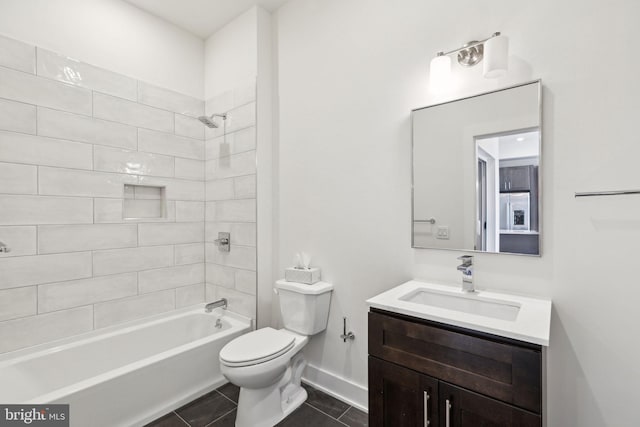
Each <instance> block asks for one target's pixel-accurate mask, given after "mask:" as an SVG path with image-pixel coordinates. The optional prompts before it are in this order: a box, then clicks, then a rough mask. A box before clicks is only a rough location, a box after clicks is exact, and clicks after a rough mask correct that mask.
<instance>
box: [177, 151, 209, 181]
mask: <svg viewBox="0 0 640 427" xmlns="http://www.w3.org/2000/svg"><path fill="white" fill-rule="evenodd" d="M175 159H176V175H175V176H176V178H183V179H194V180H199V181H203V180H204V161H203V160H191V159H181V158H180V157H176V158H175Z"/></svg>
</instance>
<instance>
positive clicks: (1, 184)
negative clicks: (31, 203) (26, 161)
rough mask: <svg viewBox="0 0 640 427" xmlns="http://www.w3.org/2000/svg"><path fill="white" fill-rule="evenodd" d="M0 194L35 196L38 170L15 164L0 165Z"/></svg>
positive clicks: (33, 167)
mask: <svg viewBox="0 0 640 427" xmlns="http://www.w3.org/2000/svg"><path fill="white" fill-rule="evenodd" d="M0 193H4V194H37V193H38V168H37V167H35V166H27V165H19V164H15V163H0Z"/></svg>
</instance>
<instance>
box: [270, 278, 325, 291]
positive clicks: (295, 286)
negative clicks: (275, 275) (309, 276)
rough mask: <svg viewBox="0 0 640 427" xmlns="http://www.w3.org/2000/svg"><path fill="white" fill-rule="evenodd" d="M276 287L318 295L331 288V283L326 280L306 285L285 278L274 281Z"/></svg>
mask: <svg viewBox="0 0 640 427" xmlns="http://www.w3.org/2000/svg"><path fill="white" fill-rule="evenodd" d="M276 287H277V288H278V289H285V290H287V291H292V292H298V293H300V294H307V295H320V294H324V293H326V292H331V291H332V290H333V285H332V284H331V283H327V282H316V283H314V284H313V285H307V284H306V283H298V282H287V281H286V280H278V281H277V282H276Z"/></svg>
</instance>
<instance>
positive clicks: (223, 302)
mask: <svg viewBox="0 0 640 427" xmlns="http://www.w3.org/2000/svg"><path fill="white" fill-rule="evenodd" d="M218 307H222V308H223V309H225V310H226V309H227V299H226V298H222V299H219V300H218V301H214V302H210V303H209V304H207V305H205V306H204V311H206V312H207V313H211V312H212V311H213V309H214V308H218Z"/></svg>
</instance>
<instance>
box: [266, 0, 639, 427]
mask: <svg viewBox="0 0 640 427" xmlns="http://www.w3.org/2000/svg"><path fill="white" fill-rule="evenodd" d="M460 10H464V13H460ZM637 16H640V3H638V2H634V1H630V0H618V1H614V2H610V3H608V4H607V5H606V7H605V5H603V3H601V2H596V1H594V0H590V1H586V2H576V1H569V2H557V1H552V0H544V1H539V2H526V3H524V2H511V1H508V0H495V1H489V0H483V1H479V2H467V1H461V0H456V1H451V2H447V3H446V4H444V3H441V2H438V3H437V4H436V2H435V1H432V2H425V1H423V0H404V1H402V2H401V4H398V2H388V1H383V0H375V1H371V0H368V1H365V0H350V1H346V2H345V1H338V0H327V1H322V2H319V1H313V0H296V1H293V2H289V3H287V4H285V5H284V6H283V7H282V8H281V9H280V10H279V11H278V13H277V21H278V37H279V44H278V68H279V82H278V84H279V97H280V112H279V114H280V120H279V127H280V141H279V145H280V153H279V158H278V159H277V162H278V163H279V170H280V172H279V173H280V175H279V182H278V187H279V195H278V196H277V201H278V209H279V212H280V213H279V221H278V226H279V229H280V233H279V239H280V243H279V251H278V255H279V258H280V261H279V265H280V268H284V267H285V266H286V265H288V264H289V263H290V259H291V256H292V254H293V253H294V251H297V250H300V249H304V250H307V251H309V252H311V253H312V254H313V255H315V264H317V265H318V266H320V267H322V269H323V276H324V278H325V279H326V280H327V281H329V282H332V283H334V285H335V287H336V290H335V293H334V296H333V300H332V307H331V318H330V322H329V328H328V330H327V332H326V333H325V334H323V335H320V336H318V337H314V338H313V339H312V341H311V342H310V343H309V346H308V351H307V352H306V354H307V356H308V358H309V360H310V362H311V363H312V364H314V365H317V366H319V367H321V368H323V369H325V370H328V371H330V372H333V373H335V374H337V375H339V376H341V377H343V378H347V379H349V380H351V381H354V382H356V383H359V384H366V382H367V376H366V369H367V367H366V355H367V343H366V331H367V324H366V311H367V308H366V306H365V303H364V300H365V299H366V298H368V297H370V296H373V295H375V294H377V293H379V292H381V291H384V290H386V289H389V288H390V287H392V286H395V285H397V284H399V283H400V282H402V281H404V280H407V279H409V278H411V277H420V278H427V279H433V280H443V281H454V282H459V280H460V277H459V275H458V273H457V272H456V271H455V265H456V262H457V261H456V259H455V257H456V255H458V254H457V253H451V252H445V251H435V250H415V251H414V250H411V249H410V230H411V228H410V206H411V200H410V189H409V185H410V181H411V177H410V122H409V111H410V110H411V109H412V108H415V107H418V106H420V105H426V104H431V103H433V102H435V101H437V99H436V98H435V97H434V96H432V95H431V94H430V93H429V92H428V90H427V83H428V76H427V72H428V64H429V61H430V59H431V55H432V54H435V52H437V51H438V50H442V49H451V48H454V47H456V46H460V45H461V44H462V43H464V42H466V41H467V40H470V39H477V38H482V37H486V36H488V35H489V34H491V33H492V32H493V31H502V32H503V34H506V35H508V36H509V37H510V41H511V55H510V67H511V71H510V73H509V75H508V77H507V78H505V79H502V80H499V81H489V80H484V79H482V78H481V67H476V68H474V69H471V70H464V73H463V72H462V71H459V72H457V75H456V77H457V80H458V82H459V86H458V87H457V89H456V90H455V91H454V92H453V93H449V94H448V95H447V97H449V98H455V97H458V96H460V95H467V94H470V93H477V92H482V91H486V90H488V89H493V88H496V87H498V86H506V85H509V84H512V83H516V82H522V81H527V80H531V79H533V78H542V82H543V85H544V87H545V89H544V94H543V97H544V114H543V126H544V132H543V154H542V156H543V162H544V163H543V172H542V173H543V176H542V180H543V193H544V196H543V205H542V220H543V224H542V227H543V237H542V257H540V258H535V257H516V256H508V255H491V254H486V255H478V256H476V264H477V268H476V272H477V275H476V280H477V284H478V286H479V287H480V288H497V289H503V290H507V291H513V292H519V293H527V294H535V295H541V296H547V297H551V298H552V299H553V302H554V311H553V319H552V334H551V347H550V349H549V352H548V375H547V380H548V393H547V404H548V407H547V409H548V420H549V422H548V425H549V426H554V427H570V426H580V427H585V426H586V427H596V426H598V427H599V426H603V425H607V426H616V427H618V426H632V425H635V424H637V420H636V414H635V412H636V411H635V408H634V405H633V402H634V401H635V400H637V397H638V391H637V387H636V385H637V384H638V383H639V382H640V370H638V368H637V360H638V359H639V358H640V345H639V344H638V343H637V341H636V340H635V336H636V335H637V334H636V333H635V331H636V329H637V323H638V320H640V319H639V318H638V314H637V313H638V310H637V309H636V305H637V301H638V299H639V298H640V288H639V287H638V286H636V285H635V284H636V282H637V280H635V279H634V276H633V275H632V272H631V269H630V264H629V263H633V261H632V258H630V255H631V254H633V253H635V249H637V242H638V238H639V237H640V221H638V212H639V209H640V199H638V198H637V197H634V196H630V197H624V198H623V197H618V198H590V199H575V198H574V197H573V193H574V191H588V190H599V189H617V188H634V187H638V186H640V178H639V177H638V173H637V170H638V167H637V159H638V158H639V157H640V144H638V136H637V127H636V125H635V122H636V120H635V117H636V116H637V115H638V112H639V110H640V105H639V104H638V99H640V86H638V85H637V84H635V83H634V82H635V79H636V78H637V70H638V68H639V67H640V62H639V60H638V58H637V56H634V55H629V54H628V53H629V52H631V51H633V50H634V43H635V40H636V39H637V38H638V37H637V36H638V35H639V33H640V30H639V29H638V26H637V25H636V23H635V21H636V17H637ZM594 28H598V31H594ZM603 59H606V60H603ZM462 77H465V79H464V80H463V79H462ZM343 315H346V316H348V318H349V321H350V327H351V329H352V330H353V331H354V332H355V334H356V337H357V338H356V340H355V341H354V342H353V343H351V344H344V343H343V342H342V341H341V340H340V339H339V337H338V335H339V334H340V333H341V328H342V324H341V318H342V316H343Z"/></svg>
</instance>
